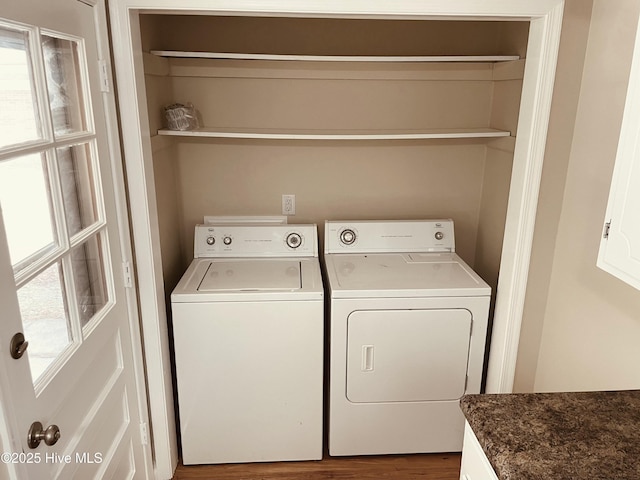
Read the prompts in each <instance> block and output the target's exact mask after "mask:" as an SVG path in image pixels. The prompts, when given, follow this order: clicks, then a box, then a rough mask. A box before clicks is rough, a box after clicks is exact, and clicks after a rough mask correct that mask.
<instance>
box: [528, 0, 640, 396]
mask: <svg viewBox="0 0 640 480" xmlns="http://www.w3.org/2000/svg"><path fill="white" fill-rule="evenodd" d="M578 3H580V2H575V3H574V2H569V4H568V6H572V7H576V10H574V12H575V13H576V15H577V17H576V19H575V20H576V21H577V22H579V21H580V18H587V17H584V16H582V14H581V13H580V10H581V8H580V7H579V6H578V5H577V4H578ZM583 13H584V14H586V13H588V12H587V11H586V10H585V12H583ZM639 14H640V1H638V0H620V1H617V2H611V1H607V0H595V1H594V2H593V11H592V18H591V25H590V29H589V36H588V43H587V45H586V57H585V61H584V71H583V75H582V83H581V86H580V85H575V87H574V88H576V89H577V88H580V93H579V99H578V102H577V109H576V113H575V126H574V128H573V132H572V131H571V130H572V129H571V127H570V123H571V122H570V121H571V119H570V118H566V113H567V112H568V111H570V110H571V109H572V108H573V107H572V105H571V101H570V99H568V100H567V104H566V105H565V106H564V107H563V108H560V107H558V103H559V102H561V101H562V99H561V98H559V96H560V95H559V93H558V92H557V93H558V95H556V100H555V102H556V107H557V108H556V111H555V115H556V117H555V121H556V122H557V121H558V119H559V118H564V119H566V121H567V124H565V125H564V126H563V125H558V123H555V125H556V127H558V128H559V129H562V130H566V132H567V135H568V136H569V137H571V139H572V140H571V147H570V150H569V151H568V152H567V151H566V145H565V146H558V145H556V146H553V148H550V149H549V150H548V152H547V156H546V159H545V162H547V163H549V164H551V165H552V168H549V169H546V170H545V173H544V180H543V187H545V188H544V189H543V196H542V197H541V199H540V205H539V209H540V213H539V216H538V223H537V231H536V244H535V249H534V252H537V255H538V256H537V257H536V256H534V259H533V260H534V261H533V263H532V268H531V275H530V277H531V278H534V279H535V278H536V277H537V281H536V282H533V283H532V282H530V286H529V289H528V295H527V306H528V312H527V313H528V316H527V317H525V319H526V321H527V323H528V326H527V328H526V329H523V332H522V339H521V345H522V348H521V352H520V353H521V358H520V359H519V360H520V361H519V365H518V371H517V378H516V380H517V385H518V387H519V388H520V389H521V390H526V389H532V390H535V391H559V390H564V391H571V390H601V389H624V388H639V387H640V369H639V368H638V365H639V364H640V342H638V339H639V338H640V314H639V313H638V312H640V292H638V291H637V290H634V289H633V288H631V287H629V286H627V285H626V284H624V283H622V282H621V281H619V280H617V279H615V278H614V277H612V276H610V275H608V274H607V273H605V272H603V271H601V270H599V269H598V268H596V257H597V252H598V246H599V242H600V237H601V233H602V225H603V221H604V212H605V208H606V202H607V196H608V191H609V182H610V180H611V174H612V170H613V163H614V160H615V155H616V148H617V141H618V136H619V133H620V123H621V119H622V112H623V106H624V100H625V94H626V87H627V81H628V75H629V69H630V60H631V53H632V48H633V41H634V38H635V32H636V26H637V22H638V15H639ZM576 27H577V28H578V30H581V29H583V28H584V26H580V25H577V26H576ZM579 35H582V34H579ZM579 51H580V48H579V45H577V46H576V48H574V49H573V51H572V52H571V54H572V55H575V52H579ZM576 61H578V59H576V58H567V57H566V56H565V59H564V62H576ZM561 66H562V63H561ZM559 72H560V70H559ZM566 74H567V75H571V72H566ZM564 86H565V87H568V86H567V85H564ZM562 87H563V82H560V85H559V88H562ZM565 92H566V94H567V95H570V96H574V95H575V91H572V90H571V89H570V88H567V90H565ZM552 120H553V119H552ZM552 125H554V123H552ZM563 127H564V128H563ZM566 127H568V128H566ZM550 141H551V138H550ZM567 153H568V164H567V168H566V181H563V180H564V179H563V177H564V176H565V175H564V172H563V171H562V170H563V168H562V162H566V159H567V157H566V156H565V154H567ZM555 162H558V163H559V164H560V168H559V169H558V170H559V172H558V170H556V169H555V168H554V167H555ZM556 172H558V173H559V174H560V181H559V182H556V180H555V179H554V178H550V177H551V176H552V175H554V174H555V173H556ZM562 184H564V185H562ZM552 212H559V217H558V221H557V227H556V225H555V224H554V223H556V222H555V218H554V217H555V216H556V215H557V214H554V213H552ZM549 219H550V220H549ZM546 220H549V222H548V223H546ZM543 247H544V248H543ZM545 255H550V256H551V257H550V258H551V259H552V262H551V263H549V259H550V258H549V257H545ZM536 259H537V260H540V263H538V262H536ZM543 279H546V281H547V285H546V286H545V285H544V283H543V281H542V280H543ZM532 323H534V324H535V326H533V327H532V325H531V324H532ZM538 338H539V350H538V352H537V353H538V354H537V361H534V360H533V357H534V356H535V355H529V357H528V358H525V356H524V355H522V354H523V353H524V352H525V349H526V350H527V351H528V352H529V353H530V352H531V351H533V350H535V343H536V341H537V339H538ZM532 370H534V372H533V374H532ZM532 377H533V382H531V378H532Z"/></svg>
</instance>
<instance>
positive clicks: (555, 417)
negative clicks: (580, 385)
mask: <svg viewBox="0 0 640 480" xmlns="http://www.w3.org/2000/svg"><path fill="white" fill-rule="evenodd" d="M460 406H461V408H462V411H463V413H464V415H465V417H466V418H467V421H468V422H469V424H470V425H471V428H472V429H473V432H474V433H475V435H476V437H477V438H478V441H479V442H480V445H481V446H482V448H483V450H484V452H485V454H486V456H487V458H488V459H489V461H490V462H491V465H492V466H493V468H494V470H495V472H496V474H497V475H498V478H499V479H500V480H543V479H544V480H556V479H557V480H565V479H566V480H569V479H571V480H577V479H580V480H583V479H588V480H627V479H628V480H632V479H633V480H638V479H640V390H631V391H619V392H579V393H530V394H504V395H465V396H464V397H463V398H462V399H461V400H460Z"/></svg>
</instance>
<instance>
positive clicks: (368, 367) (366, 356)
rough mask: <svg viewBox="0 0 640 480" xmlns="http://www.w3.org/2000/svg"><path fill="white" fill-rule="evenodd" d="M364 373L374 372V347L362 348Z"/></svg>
mask: <svg viewBox="0 0 640 480" xmlns="http://www.w3.org/2000/svg"><path fill="white" fill-rule="evenodd" d="M362 371H363V372H372V371H373V345H363V346H362Z"/></svg>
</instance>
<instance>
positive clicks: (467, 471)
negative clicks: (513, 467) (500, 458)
mask: <svg viewBox="0 0 640 480" xmlns="http://www.w3.org/2000/svg"><path fill="white" fill-rule="evenodd" d="M460 480H498V476H497V475H496V473H495V472H494V471H493V468H492V467H491V463H489V459H487V456H486V455H485V454H484V451H483V450H482V447H481V446H480V442H478V439H477V438H476V436H475V434H474V433H473V430H471V427H470V426H469V423H467V422H465V426H464V446H463V447H462V464H461V465H460Z"/></svg>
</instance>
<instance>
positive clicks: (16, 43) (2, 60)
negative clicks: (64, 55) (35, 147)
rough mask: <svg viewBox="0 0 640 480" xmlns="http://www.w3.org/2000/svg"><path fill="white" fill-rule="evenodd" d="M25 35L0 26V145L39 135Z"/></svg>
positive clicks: (36, 137) (30, 138)
mask: <svg viewBox="0 0 640 480" xmlns="http://www.w3.org/2000/svg"><path fill="white" fill-rule="evenodd" d="M28 38H29V37H28V33H27V32H21V31H17V30H9V29H7V28H3V27H0V148H2V147H6V146H8V145H15V144H19V143H23V142H27V141H30V140H36V139H38V138H40V137H41V126H40V118H39V115H38V113H37V112H38V108H37V101H36V98H35V89H34V88H33V75H32V72H31V58H30V57H31V54H30V52H29V40H28Z"/></svg>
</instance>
